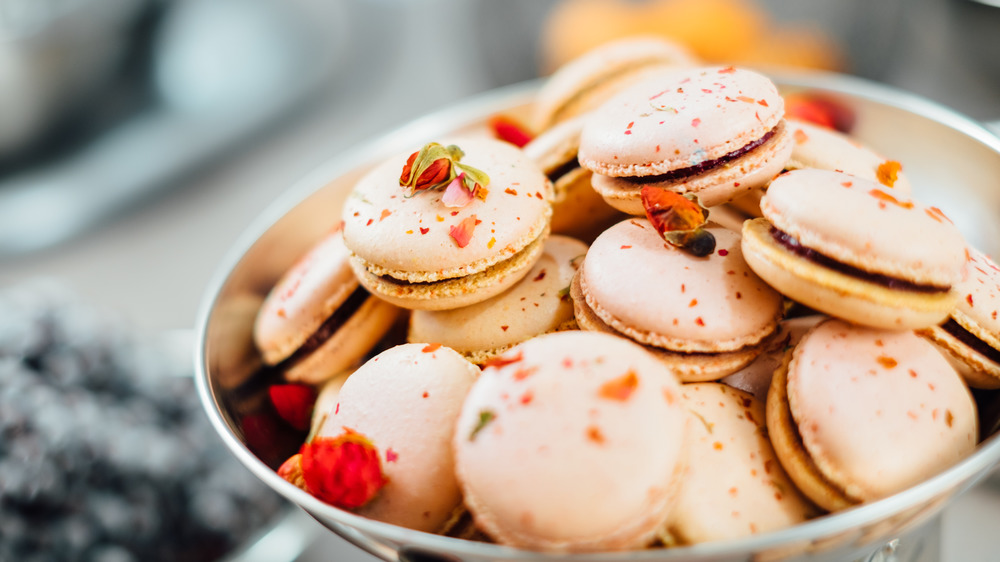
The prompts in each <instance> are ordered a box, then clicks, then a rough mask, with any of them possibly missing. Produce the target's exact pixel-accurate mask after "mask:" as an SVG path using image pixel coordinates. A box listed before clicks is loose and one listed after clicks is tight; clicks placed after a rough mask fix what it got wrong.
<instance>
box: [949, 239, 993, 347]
mask: <svg viewBox="0 0 1000 562" xmlns="http://www.w3.org/2000/svg"><path fill="white" fill-rule="evenodd" d="M968 272H969V277H968V279H966V280H965V281H963V282H962V283H960V284H959V286H958V287H957V290H958V292H959V293H960V294H961V298H960V299H959V301H958V306H956V307H955V312H953V313H952V316H953V317H954V318H955V319H956V320H958V321H959V323H960V324H963V325H969V326H967V329H970V330H971V329H972V328H973V327H975V328H978V329H977V330H976V332H978V334H977V335H979V336H980V339H983V340H984V341H986V342H987V343H988V344H989V345H991V346H993V347H994V348H996V349H1000V267H998V266H997V264H996V263H995V262H994V261H993V260H991V259H990V258H989V257H987V256H986V255H985V254H983V253H982V252H980V251H979V250H974V249H970V250H969V263H968ZM963 317H964V318H963ZM970 324H971V325H970Z"/></svg>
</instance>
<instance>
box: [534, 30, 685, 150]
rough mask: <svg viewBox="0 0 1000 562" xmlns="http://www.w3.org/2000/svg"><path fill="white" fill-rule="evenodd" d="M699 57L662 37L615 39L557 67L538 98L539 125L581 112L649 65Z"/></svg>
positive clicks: (543, 127) (536, 120)
mask: <svg viewBox="0 0 1000 562" xmlns="http://www.w3.org/2000/svg"><path fill="white" fill-rule="evenodd" d="M696 63H697V59H695V57H694V55H692V54H691V53H690V52H689V51H688V50H687V49H686V48H685V47H684V46H682V45H680V44H678V43H674V42H672V41H669V40H667V39H664V38H661V37H652V36H647V37H643V36H635V37H629V38H624V39H618V40H615V41H610V42H608V43H605V44H603V45H600V46H598V47H596V48H594V49H591V50H590V51H588V52H586V53H584V54H583V55H581V56H579V57H577V58H575V59H573V60H571V61H570V62H568V63H566V64H564V65H562V66H561V67H559V69H557V70H556V71H555V72H554V73H553V74H552V76H550V77H549V78H548V79H547V80H546V81H545V83H544V84H543V85H542V87H541V89H540V90H539V92H538V95H537V96H536V98H535V104H534V119H533V120H534V123H535V128H536V130H537V131H539V132H541V131H545V130H546V129H548V128H550V127H552V126H554V125H556V124H558V123H561V122H562V121H565V120H567V119H571V118H573V117H575V116H577V115H582V114H584V113H586V112H588V111H590V110H592V109H594V108H596V107H597V106H599V105H600V104H601V103H603V102H604V101H606V100H607V99H608V98H609V97H611V96H613V95H614V94H615V93H617V92H618V91H620V90H621V89H622V88H624V87H627V86H628V85H631V84H632V83H634V82H635V81H636V80H637V79H638V78H639V77H641V76H642V75H643V73H644V72H645V71H646V70H648V69H650V68H662V67H665V66H666V67H669V66H692V65H694V64H696Z"/></svg>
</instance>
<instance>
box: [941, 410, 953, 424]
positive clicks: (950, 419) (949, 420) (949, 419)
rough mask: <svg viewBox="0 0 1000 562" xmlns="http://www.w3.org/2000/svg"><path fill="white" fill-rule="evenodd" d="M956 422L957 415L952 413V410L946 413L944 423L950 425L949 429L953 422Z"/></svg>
mask: <svg viewBox="0 0 1000 562" xmlns="http://www.w3.org/2000/svg"><path fill="white" fill-rule="evenodd" d="M954 421H955V414H952V413H951V410H945V411H944V423H946V424H948V427H951V426H952V422H954Z"/></svg>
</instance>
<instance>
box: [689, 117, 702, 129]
mask: <svg viewBox="0 0 1000 562" xmlns="http://www.w3.org/2000/svg"><path fill="white" fill-rule="evenodd" d="M698 125H701V119H698V118H697V117H695V118H694V119H692V120H691V126H692V127H697V126H698Z"/></svg>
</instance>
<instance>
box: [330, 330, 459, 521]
mask: <svg viewBox="0 0 1000 562" xmlns="http://www.w3.org/2000/svg"><path fill="white" fill-rule="evenodd" d="M426 347H427V346H426V344H422V343H414V344H406V345H400V346H396V347H394V348H391V349H389V350H387V351H384V352H382V353H381V354H379V355H377V356H376V357H374V358H372V359H371V360H369V361H368V362H367V363H365V364H364V365H362V366H361V368H359V369H358V370H357V371H355V372H354V374H352V375H351V376H349V377H348V378H347V380H346V381H345V382H344V385H343V387H342V388H341V389H340V396H339V399H338V401H339V404H338V405H337V406H336V407H335V408H334V411H333V415H332V416H330V417H329V419H328V420H327V422H326V423H325V424H324V426H323V430H322V431H321V432H320V435H327V436H336V435H339V434H340V433H342V432H343V428H344V427H348V428H350V429H353V430H355V431H357V432H359V433H361V434H363V435H365V436H367V437H368V439H370V440H371V441H372V443H374V444H375V446H376V447H377V448H378V450H379V454H380V455H381V457H382V469H383V471H384V472H385V475H386V476H387V477H388V478H389V482H388V484H386V485H385V487H384V488H382V490H381V491H379V494H378V495H377V496H376V497H375V499H374V500H372V502H371V503H369V504H368V505H366V506H364V507H363V508H361V509H360V510H358V513H359V514H361V515H364V516H365V517H370V518H372V519H376V520H379V521H385V522H387V523H392V524H394V525H401V526H403V527H408V528H410V529H417V530H420V531H428V532H435V531H438V530H440V529H441V527H442V525H444V523H445V522H446V521H447V520H448V518H449V517H450V516H451V514H452V511H453V510H454V509H455V507H457V506H458V505H459V504H460V503H461V494H460V492H459V489H458V483H457V482H456V481H455V472H454V468H453V466H454V464H453V463H454V461H453V454H452V449H451V437H452V434H453V433H454V428H455V421H456V419H457V418H458V413H459V411H460V409H461V406H462V401H463V400H464V399H465V395H466V394H467V392H468V391H469V389H470V388H471V387H472V384H473V382H474V381H475V380H476V376H477V375H478V373H479V369H478V368H477V367H476V366H475V365H473V364H472V363H469V362H468V361H466V360H465V359H464V358H463V357H462V356H461V355H459V354H458V353H457V352H455V351H454V350H451V349H449V348H447V347H439V348H438V349H436V350H435V351H433V352H424V351H423V349H425V348H426ZM390 451H391V456H392V457H393V458H394V460H391V461H390V460H389V457H390Z"/></svg>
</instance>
